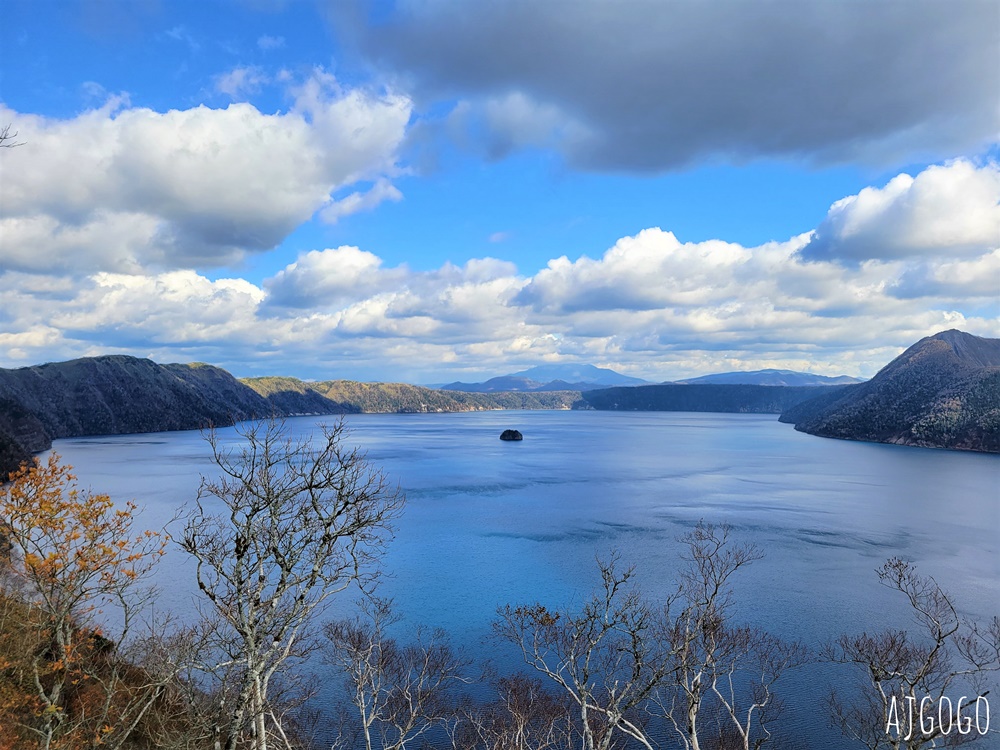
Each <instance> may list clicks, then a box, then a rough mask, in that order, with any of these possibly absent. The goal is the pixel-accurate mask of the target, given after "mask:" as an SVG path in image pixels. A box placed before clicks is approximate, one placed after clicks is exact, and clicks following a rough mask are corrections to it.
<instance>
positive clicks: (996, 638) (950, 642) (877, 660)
mask: <svg viewBox="0 0 1000 750" xmlns="http://www.w3.org/2000/svg"><path fill="white" fill-rule="evenodd" d="M877 572H878V577H879V581H880V582H881V583H882V585H883V586H886V587H888V588H890V589H892V590H894V591H898V592H900V593H901V594H903V595H904V596H905V597H906V599H907V600H908V602H909V605H910V608H911V611H912V614H913V618H914V621H915V622H916V624H917V626H918V631H917V633H916V634H911V633H910V632H908V631H906V630H891V629H890V630H883V631H881V632H878V633H875V634H873V635H869V634H868V633H862V634H861V635H855V636H848V635H844V636H841V637H840V638H839V639H837V641H836V642H834V643H832V644H830V645H828V646H827V647H826V648H825V650H824V656H825V657H826V658H828V659H829V660H831V661H833V662H835V663H838V664H849V665H853V666H854V667H855V668H856V670H857V674H858V676H859V678H860V679H859V682H860V683H861V685H860V687H859V689H858V691H857V695H856V696H854V697H852V698H849V699H844V698H843V697H842V696H841V695H840V694H838V693H837V692H834V693H833V694H831V696H830V707H831V710H832V713H833V719H834V723H835V724H836V725H837V726H838V727H839V728H840V729H841V730H842V731H843V733H844V734H845V735H847V736H848V737H850V738H851V739H854V740H857V741H858V742H860V743H861V744H862V745H863V746H864V747H867V748H871V750H878V749H879V748H893V750H904V749H905V750H919V749H920V748H927V747H956V746H958V745H962V744H966V743H968V742H972V741H975V740H978V739H981V738H982V737H983V736H984V735H983V734H981V733H980V729H985V726H980V727H976V726H974V724H973V722H974V721H975V720H974V715H975V712H976V709H977V708H979V702H978V699H979V698H980V696H984V695H985V694H986V692H988V687H989V686H988V684H987V680H988V679H989V678H990V676H991V675H992V674H994V673H996V672H997V671H998V670H1000V618H998V617H993V619H992V621H991V622H990V624H989V625H988V626H987V627H985V628H983V627H981V626H980V625H978V624H976V623H971V622H965V621H963V620H962V619H961V618H960V617H959V616H958V613H957V612H956V610H955V606H954V604H953V603H952V601H951V597H949V596H948V594H947V593H945V591H944V590H943V589H941V587H940V586H938V584H937V582H936V581H935V580H934V579H933V578H931V577H929V576H923V575H920V574H918V573H917V571H916V568H915V567H914V566H913V565H912V564H911V563H909V562H906V561H904V560H901V559H900V558H895V557H894V558H890V559H889V560H888V561H887V562H886V563H885V564H884V565H883V566H882V567H881V568H879V570H878V571H877ZM963 697H966V699H965V700H964V701H962V702H963V703H964V713H963V714H962V715H961V717H959V716H958V715H957V714H958V713H959V711H958V709H959V705H960V700H961V699H962V698H963ZM987 706H988V704H987ZM945 719H947V723H945ZM991 733H992V734H994V736H995V734H996V730H995V729H994V730H991Z"/></svg>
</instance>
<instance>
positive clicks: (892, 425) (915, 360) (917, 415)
mask: <svg viewBox="0 0 1000 750" xmlns="http://www.w3.org/2000/svg"><path fill="white" fill-rule="evenodd" d="M780 420H781V421H782V422H788V423H791V424H793V425H794V426H795V429H796V430H799V431H800V432H805V433H808V434H810V435H817V436H820V437H833V438H841V439H846V440H863V441H869V442H879V443H894V444H898V445H912V446H919V447H929V448H953V449H960V450H975V451H984V452H990V453H998V452H1000V339H989V338H983V337H980V336H974V335H972V334H969V333H964V332H962V331H958V330H955V329H951V330H948V331H941V332H940V333H937V334H934V335H933V336H927V337H925V338H923V339H920V341H918V342H917V343H915V344H914V345H913V346H911V347H909V348H908V349H907V350H906V351H904V352H903V353H902V354H900V355H899V356H898V357H896V358H895V359H893V360H892V361H891V362H889V363H888V364H887V365H886V366H885V367H883V368H882V369H881V370H880V371H879V372H878V373H877V374H876V375H875V376H874V377H873V378H872V379H871V380H869V381H866V382H864V383H859V384H857V385H852V386H847V387H846V388H844V389H843V390H841V391H839V392H837V393H834V394H828V395H823V396H821V397H819V398H817V399H814V400H811V401H806V402H803V403H801V404H798V405H796V406H794V407H792V408H790V409H789V410H788V411H786V412H785V413H783V414H782V415H781V417H780Z"/></svg>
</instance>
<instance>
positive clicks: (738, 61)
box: [0, 0, 1000, 382]
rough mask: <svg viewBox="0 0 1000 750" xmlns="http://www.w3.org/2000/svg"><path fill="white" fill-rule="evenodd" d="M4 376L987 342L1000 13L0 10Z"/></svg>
mask: <svg viewBox="0 0 1000 750" xmlns="http://www.w3.org/2000/svg"><path fill="white" fill-rule="evenodd" d="M0 45H2V48H3V50H4V52H3V57H2V63H0V65H2V67H0V126H2V125H6V124H10V126H11V130H12V132H13V131H16V132H17V134H18V135H17V138H16V139H15V140H16V142H20V143H22V144H23V145H19V146H17V147H16V148H9V149H2V150H0V170H2V171H0V366H3V367H17V366H24V365H29V364H36V363H40V362H44V361H53V360H60V359H67V358H71V357H77V356H91V355H96V354H104V353H127V354H133V355H137V356H148V357H151V358H153V359H155V360H157V361H161V362H167V361H182V362H184V361H207V362H211V363H213V364H218V365H220V366H223V367H226V368H227V369H230V370H231V371H233V372H234V373H235V374H237V375H259V374H289V375H297V376H301V377H304V378H339V377H344V378H354V379H364V380H405V381H409V382H441V381H448V380H455V379H463V380H470V379H474V378H477V377H482V376H489V375H496V374H501V373H506V372H513V371H515V370H520V369H524V368H525V367H527V366H531V365H534V364H539V363H543V362H589V363H593V364H598V365H602V366H610V367H613V368H615V369H617V370H619V371H622V372H626V373H628V374H632V375H637V376H640V377H646V378H649V379H653V380H664V379H673V378H680V377H690V376H694V375H698V374H704V373H706V372H715V371H722V370H732V369H760V368H763V367H787V368H791V369H800V370H805V369H808V370H812V371H815V372H820V373H824V374H851V375H860V376H870V375H872V374H873V373H874V372H875V371H876V370H877V369H878V368H879V367H881V366H882V365H883V364H885V363H886V362H887V361H888V360H889V359H891V358H892V357H893V356H895V355H896V354H898V353H899V352H900V351H901V350H902V348H904V347H906V346H908V345H909V344H911V343H913V342H914V341H916V340H917V339H918V338H920V337H922V336H925V335H929V334H931V333H934V332H936V331H939V330H942V329H945V328H951V327H957V328H961V329H963V330H967V331H970V332H972V333H976V334H979V335H987V336H997V335H998V334H1000V326H998V320H997V314H998V309H1000V302H998V297H1000V250H998V246H1000V237H998V235H1000V209H998V206H997V202H998V199H1000V168H998V166H997V153H998V149H997V133H998V127H997V125H998V110H1000V100H998V99H1000V97H998V94H997V92H998V91H1000V65H998V62H1000V61H998V56H1000V6H997V5H996V3H994V2H981V1H980V0H956V1H952V2H939V1H937V0H929V1H928V0H910V1H909V2H888V1H886V2H883V1H881V0H875V1H874V2H870V3H865V4H858V3H833V2H820V1H819V0H817V1H816V2H801V3H790V2H778V3H764V2H752V1H747V2H730V1H728V0H720V2H714V3H694V2H687V1H686V0H679V1H677V2H666V3H652V2H646V1H645V0H642V1H636V2H621V3H609V2H604V1H603V0H583V1H582V2H575V3H569V2H557V1H556V0H553V1H552V2H543V3H538V2H527V0H506V1H503V2H500V1H498V2H494V3H467V2H456V1H454V0H423V1H419V0H399V2H379V3H368V2H364V1H363V0H340V1H339V2H319V1H316V2H314V1H312V0H284V1H283V0H215V1H213V2H193V1H192V2H188V1H184V2H167V0H159V1H157V0H87V1H86V2H84V1H81V0H72V1H71V0H41V2H38V1H36V2H21V0H8V2H6V3H5V5H4V21H3V23H2V24H0Z"/></svg>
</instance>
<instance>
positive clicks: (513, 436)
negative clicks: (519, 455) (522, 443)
mask: <svg viewBox="0 0 1000 750" xmlns="http://www.w3.org/2000/svg"><path fill="white" fill-rule="evenodd" d="M500 439H501V440H524V435H522V434H521V433H520V432H518V431H517V430H504V431H503V432H501V433H500Z"/></svg>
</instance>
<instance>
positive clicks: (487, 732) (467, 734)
mask: <svg viewBox="0 0 1000 750" xmlns="http://www.w3.org/2000/svg"><path fill="white" fill-rule="evenodd" d="M497 694H498V697H497V700H496V701H493V702H492V703H489V704H487V705H485V706H472V707H468V708H467V709H466V710H465V711H464V717H463V720H462V721H461V723H460V725H459V726H458V727H457V730H458V731H457V732H455V734H454V739H453V742H452V746H453V747H455V748H461V750H470V748H477V749H481V750H575V748H576V747H577V746H578V742H579V739H580V731H579V729H578V728H577V726H576V725H575V723H574V721H573V715H572V706H571V704H570V703H569V701H568V700H567V699H566V698H565V696H555V695H553V694H551V693H550V692H548V691H546V690H545V688H544V687H543V686H542V683H541V681H540V680H539V679H537V678H530V677H527V676H525V675H513V676H510V677H501V678H500V679H499V680H497Z"/></svg>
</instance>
